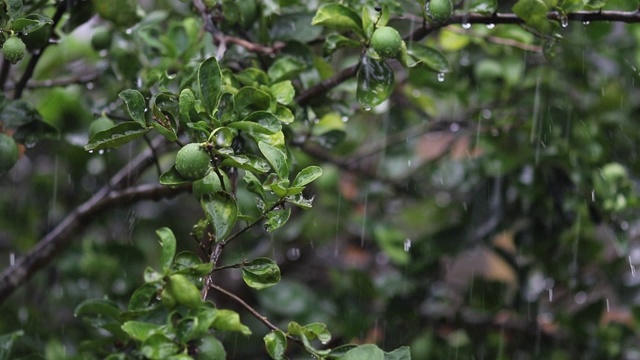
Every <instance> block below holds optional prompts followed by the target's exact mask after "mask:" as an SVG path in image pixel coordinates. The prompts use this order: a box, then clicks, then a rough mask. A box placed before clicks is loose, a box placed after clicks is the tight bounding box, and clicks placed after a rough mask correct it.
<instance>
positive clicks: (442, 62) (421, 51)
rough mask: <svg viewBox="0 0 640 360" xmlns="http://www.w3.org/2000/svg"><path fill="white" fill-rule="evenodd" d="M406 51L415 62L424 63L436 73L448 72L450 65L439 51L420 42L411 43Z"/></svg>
mask: <svg viewBox="0 0 640 360" xmlns="http://www.w3.org/2000/svg"><path fill="white" fill-rule="evenodd" d="M407 53H408V54H409V55H411V56H412V57H413V58H414V59H415V60H416V61H417V62H419V63H422V64H424V65H426V66H427V67H428V68H430V69H431V70H433V71H435V72H438V73H448V72H450V71H451V65H449V61H448V60H447V58H445V57H444V55H442V53H440V51H438V50H436V49H434V48H432V47H429V46H426V45H422V44H412V45H411V48H409V49H407Z"/></svg>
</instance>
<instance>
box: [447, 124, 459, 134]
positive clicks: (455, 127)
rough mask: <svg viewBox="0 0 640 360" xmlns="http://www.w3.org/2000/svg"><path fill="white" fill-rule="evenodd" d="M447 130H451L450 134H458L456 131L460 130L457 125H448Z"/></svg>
mask: <svg viewBox="0 0 640 360" xmlns="http://www.w3.org/2000/svg"><path fill="white" fill-rule="evenodd" d="M449 130H451V132H458V130H460V124H458V123H455V122H454V123H451V125H449Z"/></svg>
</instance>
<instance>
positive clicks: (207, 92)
mask: <svg viewBox="0 0 640 360" xmlns="http://www.w3.org/2000/svg"><path fill="white" fill-rule="evenodd" d="M221 86H222V73H221V72H220V66H219V65H218V60H216V58H215V57H210V58H208V59H207V60H205V61H204V62H202V64H200V67H198V89H200V100H201V101H202V104H203V105H204V108H205V110H206V112H207V115H208V116H212V115H213V111H214V110H215V109H216V106H217V105H218V97H219V96H220V89H221Z"/></svg>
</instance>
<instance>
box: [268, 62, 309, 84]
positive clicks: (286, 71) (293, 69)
mask: <svg viewBox="0 0 640 360" xmlns="http://www.w3.org/2000/svg"><path fill="white" fill-rule="evenodd" d="M306 68H307V64H305V63H304V62H302V61H300V60H298V59H296V58H294V57H291V56H283V57H280V58H278V60H276V61H275V62H274V63H273V64H272V65H271V66H270V67H269V70H267V74H269V79H270V80H271V82H274V83H275V82H281V81H285V80H290V79H293V78H294V77H296V76H297V75H298V74H300V73H301V72H303V71H304V70H305V69H306Z"/></svg>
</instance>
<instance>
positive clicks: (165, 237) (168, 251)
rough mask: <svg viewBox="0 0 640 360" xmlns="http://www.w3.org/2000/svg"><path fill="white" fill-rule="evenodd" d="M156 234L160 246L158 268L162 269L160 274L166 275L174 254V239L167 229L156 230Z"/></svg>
mask: <svg viewBox="0 0 640 360" xmlns="http://www.w3.org/2000/svg"><path fill="white" fill-rule="evenodd" d="M156 234H157V235H158V237H159V238H160V244H161V245H162V252H161V254H160V268H161V269H162V274H164V275H167V274H169V271H170V270H171V264H173V257H174V256H175V254H176V237H175V236H174V235H173V232H172V231H171V229H169V228H168V227H163V228H160V229H158V230H156Z"/></svg>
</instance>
